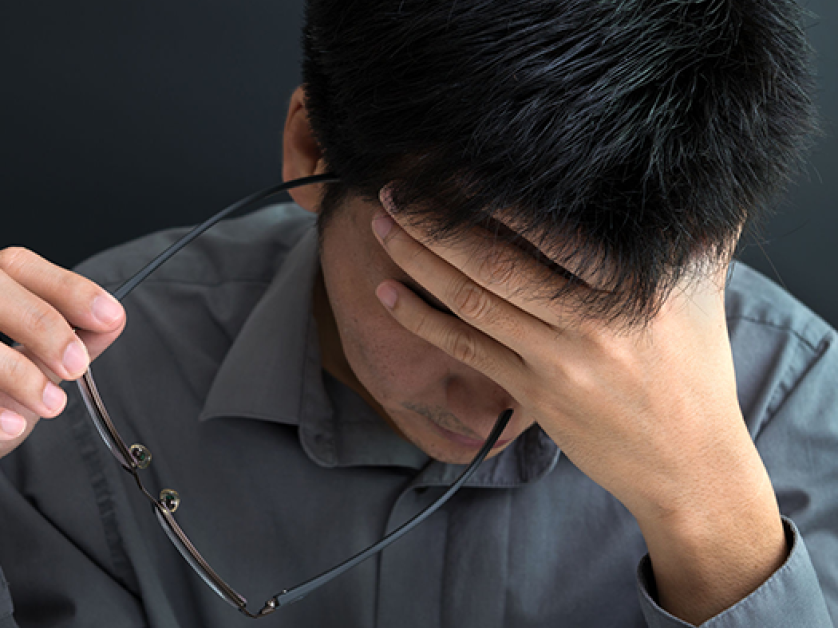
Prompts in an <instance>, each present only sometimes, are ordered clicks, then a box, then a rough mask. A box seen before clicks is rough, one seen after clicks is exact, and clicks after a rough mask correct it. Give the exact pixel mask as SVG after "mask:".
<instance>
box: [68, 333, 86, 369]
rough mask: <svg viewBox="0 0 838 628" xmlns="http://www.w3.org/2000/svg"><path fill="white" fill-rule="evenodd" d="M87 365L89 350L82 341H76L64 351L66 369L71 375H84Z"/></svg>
mask: <svg viewBox="0 0 838 628" xmlns="http://www.w3.org/2000/svg"><path fill="white" fill-rule="evenodd" d="M87 364H88V358H87V350H86V349H85V348H84V345H83V344H82V343H81V341H80V340H74V341H73V342H71V343H70V344H69V345H68V346H67V349H66V350H65V351H64V368H65V369H66V370H67V372H68V373H69V374H70V375H73V376H77V375H81V374H82V373H84V371H85V370H86V369H87Z"/></svg>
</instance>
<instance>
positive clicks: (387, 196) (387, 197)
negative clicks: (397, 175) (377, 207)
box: [378, 185, 393, 213]
mask: <svg viewBox="0 0 838 628" xmlns="http://www.w3.org/2000/svg"><path fill="white" fill-rule="evenodd" d="M378 200H379V201H381V204H382V205H383V206H384V209H386V210H387V211H388V212H390V213H392V211H393V190H391V189H390V186H389V185H385V186H384V187H383V188H381V191H380V192H379V193H378Z"/></svg>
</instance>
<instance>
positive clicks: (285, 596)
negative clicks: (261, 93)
mask: <svg viewBox="0 0 838 628" xmlns="http://www.w3.org/2000/svg"><path fill="white" fill-rule="evenodd" d="M337 180H338V179H337V177H336V176H335V175H332V174H323V175H316V176H313V177H304V178H301V179H295V180H293V181H289V182H287V183H284V184H282V185H278V186H274V187H272V188H268V189H265V190H262V191H260V192H256V193H255V194H251V195H250V196H248V197H246V198H244V199H242V200H240V201H238V202H237V203H234V204H233V205H230V206H229V207H227V208H225V209H223V210H222V211H220V212H218V213H217V214H216V215H214V216H212V217H211V218H209V219H208V220H206V221H205V222H203V223H201V224H200V225H198V226H197V227H195V228H194V229H192V230H191V231H190V232H189V233H187V234H186V235H185V236H183V237H182V238H181V239H180V240H178V241H177V242H175V243H174V244H173V245H172V246H170V247H169V248H167V249H166V250H165V251H163V252H162V253H160V255H158V256H157V257H155V258H154V259H153V260H152V261H151V262H149V263H148V264H147V265H146V266H145V267H143V268H142V269H141V270H140V271H139V272H137V273H136V274H135V275H134V276H133V277H131V278H130V279H129V280H128V281H126V282H125V283H124V284H123V285H122V286H120V287H119V289H118V290H116V291H115V292H114V297H116V298H117V299H118V300H120V301H121V300H122V299H124V298H125V297H126V296H127V295H128V294H129V293H130V292H131V291H132V290H133V289H134V288H136V287H137V286H138V285H139V284H140V283H142V281H143V280H145V279H146V278H147V277H148V276H149V275H150V274H151V273H153V272H154V271H155V270H157V269H158V268H160V266H162V265H163V264H164V263H165V262H166V261H168V260H169V259H170V258H171V257H172V256H173V255H175V253H177V252H178V251H180V250H181V249H182V248H183V247H185V246H186V245H187V244H189V243H190V242H192V240H194V239H195V238H197V237H198V236H199V235H201V234H202V233H203V232H204V231H206V230H207V229H209V228H210V227H212V226H213V225H215V224H216V223H218V222H219V221H221V220H222V219H224V218H226V217H227V216H229V215H231V214H233V213H235V212H238V211H241V210H244V209H248V208H252V207H253V206H254V205H255V204H257V203H259V202H262V201H264V200H266V199H268V198H270V197H271V196H274V195H275V194H278V193H280V192H283V191H285V190H290V189H292V188H296V187H300V186H303V185H310V184H313V183H325V182H330V181H337ZM76 383H77V384H78V387H79V391H80V392H81V396H82V399H84V403H85V406H86V407H87V410H88V413H89V414H90V418H91V419H92V420H93V424H94V425H95V426H96V430H97V431H98V432H99V435H100V436H101V437H102V440H103V441H105V445H107V447H108V449H109V450H110V452H111V453H112V454H113V456H114V458H116V460H117V462H118V463H119V464H120V465H121V466H122V468H123V469H125V470H126V471H127V472H128V473H130V474H131V475H132V476H134V480H135V481H136V483H137V487H138V488H139V489H140V492H142V494H143V495H144V496H145V497H146V499H148V500H149V502H151V506H152V509H153V511H154V514H155V516H156V517H157V521H158V522H159V523H160V527H162V528H163V531H164V532H165V533H166V536H168V537H169V539H170V540H171V542H172V543H173V544H174V546H175V547H176V548H177V550H178V551H179V552H180V553H181V555H182V556H183V558H184V559H185V560H186V562H187V563H189V565H190V566H191V567H192V569H194V570H195V571H196V572H197V574H198V575H199V576H200V577H201V578H202V579H203V581H204V582H206V583H207V585H208V586H209V587H210V588H211V589H212V590H213V591H215V592H216V593H217V594H218V595H219V596H220V597H221V598H222V599H223V600H224V601H225V602H227V603H228V604H230V605H231V606H232V607H234V608H236V609H237V610H238V611H240V612H241V613H243V614H244V615H246V616H247V617H250V618H252V619H259V618H260V617H265V616H266V615H270V614H271V613H273V612H274V611H275V610H276V609H277V608H279V607H281V606H286V605H288V604H290V603H292V602H295V601H297V600H300V599H302V598H303V597H305V596H306V595H308V594H309V593H311V592H312V591H314V590H315V589H317V588H318V587H320V586H322V585H324V584H326V583H327V582H329V581H330V580H333V579H334V578H336V577H338V576H339V575H341V574H343V573H345V572H347V571H349V570H350V569H352V568H353V567H355V566H356V565H358V564H360V563H361V562H363V561H364V560H366V559H367V558H369V557H370V556H373V555H374V554H377V553H378V552H380V551H381V550H383V549H384V548H385V547H387V546H388V545H390V544H391V543H393V542H394V541H396V540H398V539H399V538H401V537H402V536H404V535H405V534H407V533H408V532H410V531H411V530H412V529H413V528H415V527H416V526H417V525H419V524H420V523H422V522H423V521H424V520H425V519H427V518H428V517H429V516H430V515H432V514H433V513H434V512H436V510H438V509H439V508H440V507H441V506H442V505H443V504H444V503H445V502H447V501H448V500H449V499H450V498H451V496H452V495H453V494H454V493H456V492H457V490H458V489H459V488H460V487H461V486H462V485H463V484H465V483H466V481H468V479H469V478H470V477H471V476H472V474H473V473H474V472H475V471H476V470H477V467H478V466H479V465H480V463H481V462H483V460H484V459H485V458H486V455H487V454H488V453H489V451H490V450H491V449H492V447H493V446H494V445H495V443H496V442H497V440H498V438H499V437H500V434H501V432H503V430H504V428H505V427H506V425H507V423H509V419H510V417H511V416H512V410H511V409H507V410H504V411H503V412H502V413H501V414H500V416H499V417H498V419H497V422H496V423H495V426H494V428H492V433H491V434H490V435H489V437H488V438H487V439H486V442H485V443H484V444H483V446H482V447H481V448H480V451H479V452H477V455H476V456H475V457H474V460H473V461H472V462H471V464H469V465H468V467H466V469H465V471H463V473H462V474H461V475H460V477H459V478H457V480H456V481H454V482H453V483H452V484H451V486H450V487H448V489H447V490H446V491H445V493H443V495H441V496H440V497H439V499H437V500H436V501H435V502H434V503H432V504H431V505H430V506H428V507H427V508H425V510H423V511H421V512H420V513H419V514H417V515H416V516H414V517H413V518H412V519H411V520H410V521H408V522H407V523H405V524H403V525H402V526H401V527H399V528H397V529H396V530H393V531H392V532H391V533H390V534H388V535H386V536H385V537H384V538H382V539H381V540H380V541H378V542H377V543H375V544H373V545H371V546H369V547H368V548H367V549H365V550H363V551H361V552H359V553H358V554H356V555H354V556H352V557H351V558H349V559H347V560H345V561H344V562H342V563H340V564H338V565H336V566H335V567H333V568H332V569H329V570H328V571H325V572H323V573H322V574H320V575H319V576H316V577H314V578H312V579H310V580H307V581H305V582H303V583H302V584H299V585H297V586H295V587H292V588H290V589H283V590H282V591H281V592H280V593H277V594H276V595H274V596H273V597H271V598H269V599H268V600H267V601H266V602H265V604H264V606H263V607H262V609H261V610H259V611H258V612H255V613H254V612H252V611H250V610H248V609H247V600H246V599H245V598H244V597H242V596H241V595H240V594H239V593H237V592H236V591H235V589H233V588H232V587H231V586H230V585H228V584H227V583H226V582H225V581H224V580H223V579H222V578H221V577H220V576H219V575H218V574H217V573H216V572H215V571H214V570H213V569H212V567H210V566H209V564H208V563H207V561H206V560H205V559H204V557H203V556H201V554H200V552H198V550H197V549H196V548H195V546H194V545H193V544H192V543H191V542H190V540H189V538H188V537H187V536H186V533H185V532H184V531H183V529H182V528H181V527H180V526H179V525H178V523H177V521H175V518H174V512H175V510H177V508H178V506H179V505H180V497H179V495H178V494H177V492H176V491H174V490H172V489H167V488H166V489H163V490H161V491H160V493H159V494H158V496H157V497H155V496H154V495H152V494H151V493H150V492H149V491H148V490H147V489H146V487H145V486H144V485H143V483H142V480H141V479H140V475H139V471H140V470H142V469H145V468H147V467H148V466H149V464H151V459H152V455H151V452H150V451H149V450H148V449H147V448H146V447H145V446H143V445H141V444H139V443H136V444H133V445H130V446H128V445H127V444H126V443H125V441H124V440H123V439H122V437H121V436H120V435H119V432H117V430H116V427H114V424H113V422H112V421H111V418H110V415H109V414H108V411H107V409H106V408H105V404H104V403H103V402H102V398H101V396H100V395H99V391H98V390H97V388H96V383H95V381H94V380H93V375H92V373H91V371H90V369H88V370H87V371H86V372H85V374H84V375H83V376H82V377H81V379H79V380H77V382H76Z"/></svg>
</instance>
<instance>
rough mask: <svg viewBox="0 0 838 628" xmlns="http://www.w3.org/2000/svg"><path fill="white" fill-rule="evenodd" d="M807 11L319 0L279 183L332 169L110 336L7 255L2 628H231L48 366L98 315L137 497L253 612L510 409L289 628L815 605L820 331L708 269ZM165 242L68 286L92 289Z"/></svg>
mask: <svg viewBox="0 0 838 628" xmlns="http://www.w3.org/2000/svg"><path fill="white" fill-rule="evenodd" d="M798 19H799V16H798V13H797V9H796V8H795V6H794V4H793V3H792V2H786V1H776V2H771V3H765V2H756V1H746V0H738V1H733V0H727V1H725V0H717V1H714V2H686V1H684V2H669V3H659V2H639V1H636V2H620V3H612V2H600V3H576V2H553V3H546V2H543V0H542V1H538V2H535V1H533V2H529V1H521V2H514V3H510V2H486V1H485V0H470V1H466V0H461V1H460V2H457V3H450V2H428V1H427V0H423V1H422V2H419V1H414V2H410V1H399V2H395V1H387V2H385V1H383V0H381V1H379V2H372V1H370V2H361V3H345V2H337V1H323V0H312V1H311V2H310V3H309V6H308V11H307V24H306V31H305V37H304V45H305V65H304V86H303V88H301V89H299V90H297V91H296V92H295V94H294V95H293V97H292V99H291V103H290V106H289V111H288V116H287V122H286V128H285V135H284V165H283V175H284V177H285V179H286V180H292V179H298V178H301V177H308V176H312V175H317V174H325V173H335V174H336V176H337V177H339V181H338V182H332V183H322V184H319V185H312V186H307V187H301V188H297V189H296V190H294V191H293V192H292V197H293V199H294V201H295V203H296V206H280V207H273V208H268V209H267V210H263V211H260V212H257V213H255V214H253V215H251V216H248V217H245V218H242V219H239V220H235V221H231V222H229V223H225V224H223V225H220V226H219V227H217V228H216V229H215V230H214V231H212V232H210V233H208V234H207V235H205V236H203V237H202V239H201V240H199V241H198V242H196V243H195V244H194V245H192V246H191V247H190V248H187V249H186V250H185V251H184V252H183V253H181V254H179V255H178V257H176V258H174V259H173V260H172V261H171V262H169V263H167V265H166V266H165V267H163V268H162V269H161V270H160V271H158V273H157V274H155V275H153V276H152V278H151V279H149V280H148V281H147V283H146V284H145V285H143V286H141V287H140V288H138V289H137V290H136V292H134V293H133V294H132V295H131V296H130V297H129V298H128V299H126V310H127V320H128V321H129V324H128V325H127V326H126V316H125V313H124V312H123V311H122V309H121V307H120V306H119V305H118V304H116V303H115V302H114V301H113V300H112V299H111V298H110V297H109V296H108V295H107V294H106V293H105V292H104V291H103V290H102V289H101V288H99V287H98V286H97V285H96V284H94V283H92V282H91V281H89V280H87V279H83V278H82V277H80V276H79V275H76V274H73V273H69V272H68V271H64V270H61V269H57V268H55V267H53V266H51V265H49V264H48V263H46V262H44V261H43V260H41V259H39V258H37V257H36V256H35V255H34V254H32V253H30V252H28V251H22V250H18V249H14V250H6V251H3V252H2V254H0V268H2V270H3V273H2V275H0V282H2V294H3V299H2V306H0V324H2V328H0V329H2V331H3V332H4V333H6V334H7V335H8V336H10V337H11V338H14V339H15V340H17V341H18V342H19V343H20V344H21V345H22V346H21V347H19V348H18V350H17V351H15V350H12V349H5V350H4V352H3V354H2V360H3V364H4V368H3V370H2V378H0V389H2V390H3V391H5V392H4V397H3V399H2V403H1V404H0V405H2V407H3V408H6V410H5V412H4V414H3V415H2V417H0V423H2V426H3V429H4V430H5V433H6V436H4V441H3V445H2V446H3V450H2V451H3V452H4V453H6V454H8V455H6V457H5V458H4V459H3V462H2V469H3V471H4V475H3V476H2V484H0V509H2V513H3V535H2V538H0V565H2V568H3V570H4V572H5V575H6V578H7V579H8V586H7V587H5V588H4V589H2V590H3V591H5V593H4V595H5V598H4V597H0V600H2V603H0V617H2V619H0V626H3V627H4V628H5V627H6V626H21V627H24V626H29V625H49V626H63V625H67V626H70V625H72V626H86V625H90V626H93V625H95V626H100V625H115V626H134V625H136V626H140V625H151V626H232V625H247V621H248V620H247V619H245V618H244V617H241V616H240V615H238V614H237V613H235V612H233V611H232V610H230V609H229V608H227V607H226V606H225V605H224V604H223V602H222V601H221V600H219V599H218V597H217V596H216V595H215V594H216V593H218V591H213V590H212V589H211V588H209V587H207V586H205V583H204V582H201V580H200V578H198V577H197V576H196V574H195V573H194V572H193V571H192V569H190V566H189V565H188V564H187V563H186V562H184V561H183V560H182V558H181V557H180V556H178V554H177V552H176V551H174V548H173V547H172V546H171V543H170V542H169V539H168V538H166V535H164V534H161V532H160V530H159V527H160V526H159V524H158V520H160V519H162V518H165V515H161V514H160V512H161V511H160V509H159V508H156V509H155V512H157V517H155V516H153V515H152V514H151V513H149V512H148V504H147V502H146V500H145V497H144V496H143V495H142V494H140V493H139V492H138V491H137V488H136V485H135V481H134V478H133V477H131V476H130V475H129V474H125V473H122V472H121V470H120V469H119V465H117V464H115V463H114V461H113V460H112V459H111V457H110V456H109V455H108V453H107V450H106V449H105V448H104V447H103V444H102V442H101V439H100V438H99V436H98V435H97V433H96V430H95V429H94V427H93V425H92V424H91V422H90V419H89V418H88V417H87V414H86V412H85V408H84V406H83V405H82V403H81V400H80V399H79V398H78V396H77V395H75V394H71V395H70V396H69V397H68V398H66V399H65V396H64V393H63V392H62V391H60V390H58V389H57V388H55V387H53V386H52V385H50V384H49V383H48V378H51V379H53V380H55V381H58V380H61V379H64V380H73V379H77V378H78V377H79V376H80V375H81V374H82V372H83V371H84V370H85V368H86V367H87V366H88V364H89V361H90V360H92V359H95V358H97V357H98V356H99V354H101V353H102V352H103V351H104V349H105V348H107V347H108V346H109V345H111V343H114V340H115V339H116V338H117V337H120V338H119V341H118V342H116V343H114V344H113V347H112V348H111V349H110V350H109V351H108V352H107V353H106V354H105V355H103V356H102V357H101V358H99V359H98V360H97V361H96V364H95V371H96V379H97V381H98V383H99V388H100V390H101V393H102V396H103V398H104V401H105V403H106V405H107V408H108V410H109V411H110V413H111V414H112V416H113V419H114V422H115V423H117V424H118V430H119V433H120V434H122V435H123V436H124V437H125V438H126V439H129V440H128V441H127V442H129V443H131V442H139V443H142V445H143V447H144V449H142V450H141V451H142V452H143V453H142V457H143V462H144V463H145V462H148V460H147V458H148V456H147V454H146V453H145V452H151V453H152V458H153V462H152V464H151V466H150V467H148V468H147V469H145V470H144V471H143V472H142V473H144V474H145V475H144V476H143V484H144V485H146V484H147V485H148V486H150V487H155V488H154V490H155V491H157V490H160V489H168V488H177V490H178V492H179V493H180V497H181V498H182V501H183V504H182V505H181V506H180V509H179V510H178V512H177V517H178V522H179V523H180V525H181V526H182V527H183V529H184V530H185V531H186V533H187V534H188V536H189V539H190V540H191V541H192V542H194V544H195V546H196V547H197V548H198V549H200V551H201V553H202V555H203V556H204V558H206V561H207V562H208V563H209V564H210V566H211V567H212V569H213V570H214V571H215V572H217V573H218V574H219V575H220V576H222V577H223V579H224V581H225V582H229V583H230V584H231V585H233V586H235V587H236V590H237V591H241V592H242V593H244V594H245V595H246V596H256V598H255V599H258V600H260V601H261V600H262V599H265V598H268V596H269V595H271V594H273V593H275V592H276V591H278V590H280V589H282V588H283V587H286V586H290V585H292V584H295V583H296V582H299V581H301V580H304V579H306V578H309V577H312V576H314V575H316V574H317V573H319V572H322V571H324V570H326V569H328V568H329V567H331V566H332V565H334V564H336V563H338V562H340V561H341V560H343V559H344V558H346V557H348V556H350V555H352V554H353V553H355V552H357V551H359V550H360V549H363V548H364V547H366V546H368V545H370V544H372V543H373V542H375V541H376V540H377V539H379V538H380V537H381V536H383V535H384V534H385V533H386V532H387V531H389V530H392V529H394V528H395V527H396V526H398V525H399V524H401V523H402V522H404V521H405V520H407V519H409V518H410V517H412V516H413V515H415V514H416V513H417V512H419V511H420V510H421V509H422V508H424V507H426V506H427V505H428V504H430V503H431V502H433V501H434V499H436V498H437V497H438V496H439V495H440V493H441V492H442V491H443V490H444V488H445V487H446V486H447V485H449V484H450V483H451V481H452V480H453V479H454V478H455V477H456V476H457V475H458V473H459V471H460V470H461V467H459V465H461V464H463V463H467V462H469V461H470V460H471V459H472V458H473V457H474V455H475V453H476V452H477V450H478V449H479V447H480V445H481V444H482V442H483V440H484V439H485V438H486V436H487V435H488V433H489V430H490V429H491V427H492V425H493V424H494V423H495V420H496V419H497V417H498V415H499V414H500V413H501V412H503V411H504V410H505V409H507V408H509V409H512V410H513V415H512V419H511V421H510V423H509V425H508V427H507V428H506V429H505V430H504V432H503V434H501V437H500V440H499V441H498V444H497V445H496V446H495V447H494V448H493V450H492V452H491V454H492V457H491V458H490V459H489V460H488V461H487V462H485V463H484V464H483V465H482V466H481V468H480V469H479V471H478V472H477V473H476V474H475V475H474V476H473V477H472V479H471V480H469V482H468V484H467V485H466V487H464V488H463V489H461V490H460V492H459V493H457V495H455V497H454V498H452V500H451V501H450V502H449V503H447V504H446V505H445V506H444V507H443V508H442V509H441V510H440V511H439V512H437V513H436V514H434V515H433V516H432V517H431V518H430V519H428V520H427V521H426V522H425V523H423V524H422V525H421V526H420V527H418V528H417V529H416V530H414V531H413V532H411V533H410V534H409V535H407V536H406V537H404V538H403V539H401V540H400V541H398V542H397V543H396V544H394V545H392V546H391V547H389V548H388V549H386V550H385V551H384V552H383V553H382V554H380V555H379V556H377V557H376V558H373V559H370V560H368V561H367V562H365V563H363V564H362V565H360V566H359V567H357V568H356V569H355V570H353V571H351V572H349V573H347V574H345V575H343V576H341V577H340V578H338V579H337V580H335V581H334V582H332V583H330V584H329V585H328V586H326V587H324V588H323V589H321V590H318V591H317V592H315V593H312V594H311V596H310V598H308V599H306V600H303V601H302V602H300V603H299V604H295V605H293V606H290V607H288V608H287V609H280V610H279V611H277V613H276V616H277V617H278V616H279V615H280V614H283V615H285V618H284V621H287V622H288V623H289V624H290V625H306V626H309V625H311V626H327V625H342V626H344V625H353V626H355V625H357V626H371V625H379V626H414V625H415V626H428V625H440V626H489V625H496V626H559V625H567V626H644V625H648V626H684V625H707V626H788V625H795V626H829V625H831V624H832V622H833V621H834V619H835V617H836V614H838V582H837V581H836V578H837V577H838V574H836V571H835V568H834V565H835V564H838V562H836V559H838V505H837V504H836V502H835V499H834V486H835V484H834V482H835V480H836V471H837V470H838V465H837V464H836V462H835V459H834V458H835V457H834V455H833V453H832V452H833V451H834V446H835V445H838V419H836V412H838V410H836V408H838V398H836V397H837V396H838V392H836V391H837V390H838V387H836V386H835V383H836V381H835V380H836V373H838V369H836V367H837V366H838V349H836V347H835V331H834V330H832V329H831V328H829V326H828V325H826V324H825V323H824V322H823V321H821V320H820V319H818V318H817V317H816V316H815V315H813V314H812V313H811V312H809V311H808V310H806V309H805V308H804V307H803V306H802V305H800V304H799V303H797V302H795V301H794V300H793V299H792V298H791V297H790V296H788V295H787V294H785V293H783V292H782V291H780V290H779V289H778V288H776V287H775V286H773V285H772V284H771V283H770V282H768V281H767V280H765V279H764V278H762V277H760V276H759V275H757V274H756V273H754V272H753V271H751V270H749V269H747V268H746V267H744V266H741V265H734V266H731V264H730V260H731V256H732V254H733V251H734V250H735V247H736V243H737V241H738V239H739V238H740V236H741V233H742V232H743V230H745V229H749V228H750V227H752V226H753V225H754V224H758V220H759V218H760V216H761V215H762V212H763V211H764V208H765V207H766V206H767V204H768V203H769V202H770V200H771V199H772V198H774V197H775V195H776V194H777V193H778V192H779V190H780V188H781V186H782V183H783V182H784V181H786V180H787V179H788V178H789V177H790V176H791V174H792V173H793V171H794V167H795V165H796V164H797V163H798V162H799V160H800V158H801V155H802V154H803V151H804V149H805V148H806V146H807V145H808V143H809V137H810V136H811V134H812V133H813V131H814V130H815V113H814V110H813V107H812V104H811V100H810V98H809V93H810V90H811V77H810V76H809V73H808V69H807V68H808V65H807V64H808V48H807V46H806V42H805V38H804V37H803V34H802V31H801V29H800V26H799V23H798ZM315 215H316V217H317V219H316V224H315V219H314V216H315ZM174 237H175V235H173V234H171V233H164V234H157V235H154V236H150V237H148V238H145V239H143V240H140V241H139V242H135V243H132V244H129V245H126V246H124V247H121V248H119V249H117V250H115V251H112V252H109V253H105V254H103V255H101V256H99V257H97V258H94V259H93V260H91V261H89V262H88V263H86V264H85V265H83V266H82V268H81V269H80V272H81V273H82V274H85V275H88V276H90V277H91V278H92V279H93V280H95V281H96V282H97V283H98V284H100V285H102V286H104V287H105V288H108V289H110V290H113V289H115V288H116V287H117V286H119V285H120V284H121V283H122V282H123V281H125V280H126V279H127V278H128V277H129V276H130V275H131V274H132V273H133V272H134V271H135V270H136V269H137V268H139V267H140V266H141V265H142V264H143V263H144V262H145V261H147V260H148V259H149V258H150V257H151V256H153V254H154V253H155V252H157V251H159V250H161V249H162V248H164V246H165V245H166V244H168V243H170V242H171V241H172V240H173V239H174ZM726 284H727V285H726ZM123 329H124V333H122V332H123ZM79 341H81V343H82V344H77V343H78V342H79ZM67 390H68V391H72V390H73V387H70V388H68V389H67ZM65 404H66V409H64V412H63V416H62V417H61V419H60V420H59V421H56V422H55V423H53V424H50V425H44V426H41V427H39V428H38V429H37V431H35V432H34V433H33V432H32V428H33V427H34V425H35V423H36V421H37V418H36V417H37V416H43V417H54V416H56V415H57V414H59V413H60V412H61V410H62V409H63V408H64V407H65ZM24 441H25V443H24ZM21 443H24V444H23V445H22V446H20V447H19V448H17V447H18V445H21ZM15 448H17V449H16V450H15V451H14V452H13V453H12V450H13V449H15ZM168 495H171V494H168ZM154 498H155V497H152V499H154ZM165 526H166V524H165V523H164V527H165ZM176 544H177V542H176ZM184 551H185V555H189V551H188V548H187V549H186V550H184ZM646 554H648V556H645V557H644V555H646ZM193 560H194V559H193ZM202 568H203V567H202V566H201V565H198V566H197V569H198V570H199V571H200V569H202ZM211 586H212V585H211ZM251 591H252V593H249V592H251ZM221 593H222V597H223V592H221ZM12 602H13V603H14V607H15V609H16V610H15V612H14V614H12ZM257 610H258V606H257ZM265 621H266V622H269V621H276V623H277V624H279V623H280V622H281V621H283V620H280V619H275V618H274V619H266V620H265Z"/></svg>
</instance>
